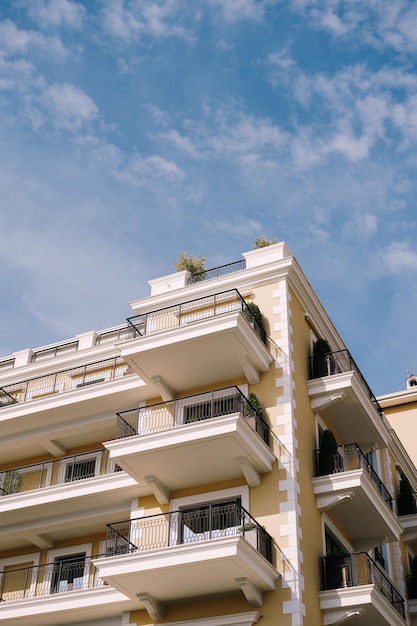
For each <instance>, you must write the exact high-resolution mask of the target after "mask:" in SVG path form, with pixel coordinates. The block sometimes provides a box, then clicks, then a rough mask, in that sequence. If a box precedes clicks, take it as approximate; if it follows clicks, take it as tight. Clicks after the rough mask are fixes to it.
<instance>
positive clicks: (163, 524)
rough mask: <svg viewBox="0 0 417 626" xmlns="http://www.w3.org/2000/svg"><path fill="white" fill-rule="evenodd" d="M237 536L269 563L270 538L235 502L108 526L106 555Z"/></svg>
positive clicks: (161, 514) (160, 514)
mask: <svg viewBox="0 0 417 626" xmlns="http://www.w3.org/2000/svg"><path fill="white" fill-rule="evenodd" d="M233 536H241V537H243V538H244V539H245V540H246V541H248V542H249V543H250V544H251V545H252V547H253V548H255V550H257V552H259V553H260V554H261V555H262V556H263V557H264V558H265V559H267V561H269V562H270V563H272V537H271V536H270V535H269V534H268V533H267V532H266V530H265V529H264V528H263V527H262V526H260V525H259V524H258V523H257V522H256V521H255V519H254V518H253V517H252V516H251V515H250V514H249V513H248V512H247V511H246V510H245V509H244V508H243V507H242V506H241V505H240V502H239V501H237V500H232V501H228V502H220V503H219V502H216V503H212V504H207V505H203V506H199V507H195V508H189V509H183V510H179V511H174V512H171V513H159V514H157V515H151V516H147V517H141V518H137V519H133V520H127V521H123V522H116V523H113V524H108V530H107V543H106V554H107V556H113V555H115V554H127V553H129V552H136V551H138V550H140V551H141V552H143V551H146V550H156V549H158V548H167V547H170V546H177V545H180V544H189V543H195V542H200V541H209V540H211V539H220V538H222V537H233Z"/></svg>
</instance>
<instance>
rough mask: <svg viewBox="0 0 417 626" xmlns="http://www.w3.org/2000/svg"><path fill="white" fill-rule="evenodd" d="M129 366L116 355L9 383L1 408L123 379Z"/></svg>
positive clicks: (2, 393) (3, 389)
mask: <svg viewBox="0 0 417 626" xmlns="http://www.w3.org/2000/svg"><path fill="white" fill-rule="evenodd" d="M127 369H128V365H127V363H125V361H124V360H123V359H122V358H121V357H114V358H111V359H106V360H105V361H96V362H95V363H89V364H88V365H82V366H81V367H73V368H71V369H67V370H62V371H59V372H54V373H53V374H48V375H47V376H39V377H38V378H31V379H30V380H24V381H21V382H18V383H14V384H13V385H6V386H5V387H0V408H1V407H4V406H9V405H10V404H16V403H18V402H27V401H29V400H36V399H38V398H43V397H45V396H50V395H53V394H59V393H63V392H66V391H72V390H73V389H79V388H82V387H86V386H87V385H93V384H96V383H101V382H104V381H108V380H112V379H114V378H119V377H121V376H124V374H125V373H126V370H127Z"/></svg>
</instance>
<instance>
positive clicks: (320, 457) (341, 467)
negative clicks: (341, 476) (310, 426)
mask: <svg viewBox="0 0 417 626" xmlns="http://www.w3.org/2000/svg"><path fill="white" fill-rule="evenodd" d="M314 458H315V470H316V474H315V475H316V476H324V475H326V474H336V473H340V472H348V471H350V470H357V469H363V470H365V472H366V473H367V475H368V476H369V478H370V479H371V481H372V483H373V484H374V486H375V487H376V489H377V491H378V493H379V494H380V495H381V497H382V499H383V500H384V502H385V503H386V504H387V506H388V507H389V508H390V509H391V510H392V509H393V498H392V496H391V494H390V493H389V491H388V489H387V488H386V487H385V485H384V483H383V482H382V480H381V479H380V477H379V476H378V474H377V473H376V471H375V470H374V468H373V467H372V465H371V463H370V462H369V461H368V459H367V458H366V456H365V455H364V453H363V452H362V450H361V449H360V447H359V446H358V444H357V443H348V444H344V445H342V446H337V447H336V448H331V449H324V450H315V451H314Z"/></svg>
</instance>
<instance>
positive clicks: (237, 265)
mask: <svg viewBox="0 0 417 626" xmlns="http://www.w3.org/2000/svg"><path fill="white" fill-rule="evenodd" d="M245 268H246V261H245V260H244V259H242V260H241V261H234V263H228V264H227V265H220V266H219V267H213V268H212V269H209V270H204V271H203V272H196V273H195V274H193V275H192V276H191V278H190V280H189V281H188V284H189V285H190V284H192V283H199V282H200V281H202V280H209V279H210V278H218V277H219V276H226V274H232V273H233V272H239V271H240V270H244V269H245Z"/></svg>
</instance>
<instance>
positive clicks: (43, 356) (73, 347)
mask: <svg viewBox="0 0 417 626" xmlns="http://www.w3.org/2000/svg"><path fill="white" fill-rule="evenodd" d="M77 350H78V340H77V341H71V342H67V343H61V344H59V345H57V346H53V347H52V348H44V349H43V350H35V351H34V352H33V354H32V359H31V361H32V363H38V362H39V361H46V360H47V359H53V358H55V357H57V356H61V355H62V354H68V353H69V352H77Z"/></svg>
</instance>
